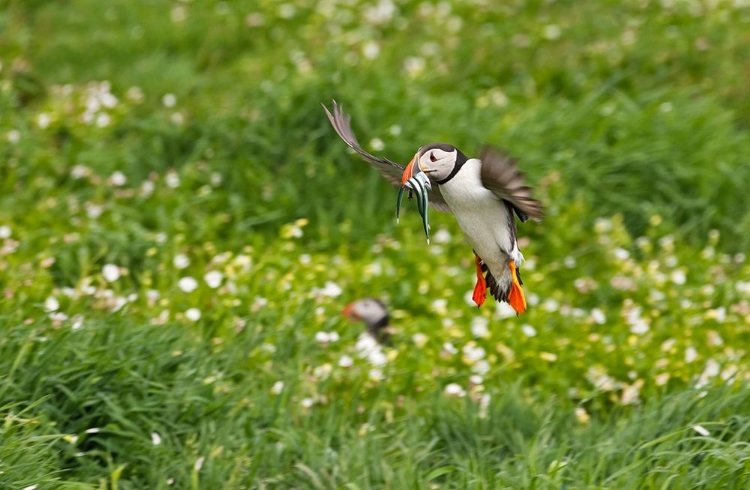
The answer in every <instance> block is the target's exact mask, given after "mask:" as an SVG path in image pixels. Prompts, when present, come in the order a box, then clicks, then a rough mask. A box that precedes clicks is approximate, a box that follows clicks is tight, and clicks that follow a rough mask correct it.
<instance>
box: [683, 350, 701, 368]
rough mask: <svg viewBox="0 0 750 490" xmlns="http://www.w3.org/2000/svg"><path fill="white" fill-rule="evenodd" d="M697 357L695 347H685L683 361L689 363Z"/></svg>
mask: <svg viewBox="0 0 750 490" xmlns="http://www.w3.org/2000/svg"><path fill="white" fill-rule="evenodd" d="M697 358H698V351H697V350H696V349H695V347H688V348H687V349H685V362H686V363H688V364H690V363H691V362H693V361H695V360H696V359H697Z"/></svg>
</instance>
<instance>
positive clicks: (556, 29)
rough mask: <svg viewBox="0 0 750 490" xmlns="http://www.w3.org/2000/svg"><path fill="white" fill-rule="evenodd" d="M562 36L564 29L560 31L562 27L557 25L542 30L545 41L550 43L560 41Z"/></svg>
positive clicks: (550, 25)
mask: <svg viewBox="0 0 750 490" xmlns="http://www.w3.org/2000/svg"><path fill="white" fill-rule="evenodd" d="M561 34H562V29H560V26H559V25H557V24H549V25H546V26H544V29H543V30H542V36H543V37H544V39H547V40H549V41H554V40H555V39H559V38H560V35H561Z"/></svg>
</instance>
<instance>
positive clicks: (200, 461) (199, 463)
mask: <svg viewBox="0 0 750 490" xmlns="http://www.w3.org/2000/svg"><path fill="white" fill-rule="evenodd" d="M205 461H206V458H205V457H204V456H201V457H200V458H198V459H196V460H195V464H194V465H193V469H194V470H195V471H200V470H201V468H203V463H204V462H205Z"/></svg>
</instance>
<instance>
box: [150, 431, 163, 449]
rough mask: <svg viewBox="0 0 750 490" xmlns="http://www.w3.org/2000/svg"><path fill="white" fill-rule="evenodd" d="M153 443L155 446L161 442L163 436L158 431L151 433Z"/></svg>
mask: <svg viewBox="0 0 750 490" xmlns="http://www.w3.org/2000/svg"><path fill="white" fill-rule="evenodd" d="M151 444H153V445H154V446H158V445H159V444H161V436H160V435H159V433H158V432H152V433H151Z"/></svg>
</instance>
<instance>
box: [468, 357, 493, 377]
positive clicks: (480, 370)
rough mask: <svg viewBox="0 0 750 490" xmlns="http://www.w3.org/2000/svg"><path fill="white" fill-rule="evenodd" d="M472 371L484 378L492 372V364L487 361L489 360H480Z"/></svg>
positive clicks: (472, 367)
mask: <svg viewBox="0 0 750 490" xmlns="http://www.w3.org/2000/svg"><path fill="white" fill-rule="evenodd" d="M471 371H472V372H474V373H477V374H479V375H482V376H484V375H485V374H487V373H489V372H490V363H489V362H488V361H487V359H480V360H479V361H477V362H476V363H475V364H474V365H473V366H471Z"/></svg>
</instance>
